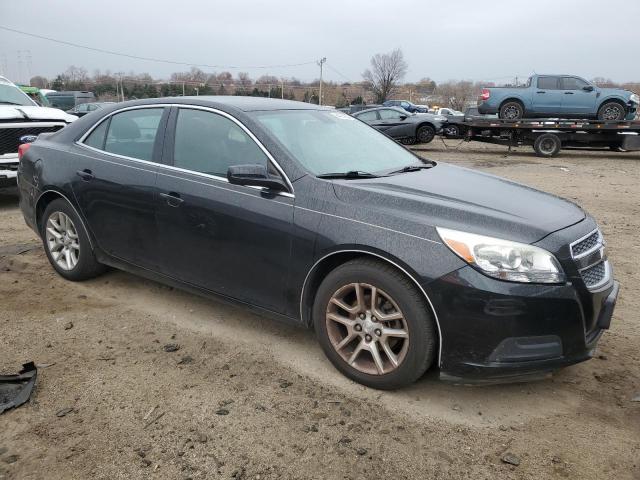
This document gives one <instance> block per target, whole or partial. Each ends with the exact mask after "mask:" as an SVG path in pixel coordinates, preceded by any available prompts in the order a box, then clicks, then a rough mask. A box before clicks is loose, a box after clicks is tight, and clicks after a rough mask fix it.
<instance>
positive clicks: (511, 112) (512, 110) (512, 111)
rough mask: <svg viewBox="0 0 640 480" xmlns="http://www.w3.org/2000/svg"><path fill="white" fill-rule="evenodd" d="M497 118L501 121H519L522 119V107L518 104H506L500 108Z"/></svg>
mask: <svg viewBox="0 0 640 480" xmlns="http://www.w3.org/2000/svg"><path fill="white" fill-rule="evenodd" d="M498 117H499V118H500V119H502V120H520V119H521V118H522V117H524V107H523V106H522V104H521V103H520V102H516V101H510V102H506V103H504V104H503V105H502V106H501V107H500V112H498Z"/></svg>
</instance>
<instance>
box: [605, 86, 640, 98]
mask: <svg viewBox="0 0 640 480" xmlns="http://www.w3.org/2000/svg"><path fill="white" fill-rule="evenodd" d="M600 94H601V95H602V96H604V97H609V96H613V97H622V98H625V99H627V100H629V97H630V96H631V95H633V92H632V91H630V90H624V89H622V88H601V89H600Z"/></svg>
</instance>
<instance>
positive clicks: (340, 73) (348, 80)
mask: <svg viewBox="0 0 640 480" xmlns="http://www.w3.org/2000/svg"><path fill="white" fill-rule="evenodd" d="M327 67H329V69H330V70H333V71H334V72H335V73H337V74H338V75H340V76H341V77H342V78H344V79H345V80H346V81H347V82H349V83H353V82H352V81H351V79H349V77H347V76H346V75H344V74H343V73H342V72H340V71H339V70H338V69H336V68H333V67H332V66H331V65H329V64H328V63H327Z"/></svg>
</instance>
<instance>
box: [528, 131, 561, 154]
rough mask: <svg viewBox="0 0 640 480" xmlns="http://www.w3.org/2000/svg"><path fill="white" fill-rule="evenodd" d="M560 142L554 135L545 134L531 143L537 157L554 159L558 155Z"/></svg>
mask: <svg viewBox="0 0 640 480" xmlns="http://www.w3.org/2000/svg"><path fill="white" fill-rule="evenodd" d="M561 148H562V142H561V141H560V137H558V136H557V135H556V134H555V133H545V134H542V135H540V136H539V137H538V138H536V141H535V142H533V149H534V150H535V152H536V155H538V156H539V157H555V156H556V155H558V153H560V149H561Z"/></svg>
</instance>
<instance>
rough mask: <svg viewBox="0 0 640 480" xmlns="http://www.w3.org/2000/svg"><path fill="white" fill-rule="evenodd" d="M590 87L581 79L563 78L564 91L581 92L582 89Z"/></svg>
mask: <svg viewBox="0 0 640 480" xmlns="http://www.w3.org/2000/svg"><path fill="white" fill-rule="evenodd" d="M587 85H589V84H588V83H587V82H585V81H584V80H582V79H581V78H576V77H562V89H563V90H581V89H582V87H586V86H587Z"/></svg>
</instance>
